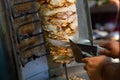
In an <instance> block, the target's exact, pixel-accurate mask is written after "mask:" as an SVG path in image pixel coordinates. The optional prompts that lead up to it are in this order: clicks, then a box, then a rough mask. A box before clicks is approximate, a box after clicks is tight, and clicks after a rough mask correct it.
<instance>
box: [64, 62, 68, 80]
mask: <svg viewBox="0 0 120 80" xmlns="http://www.w3.org/2000/svg"><path fill="white" fill-rule="evenodd" d="M63 67H64V69H65V75H66V80H69V78H68V71H67V66H66V63H63Z"/></svg>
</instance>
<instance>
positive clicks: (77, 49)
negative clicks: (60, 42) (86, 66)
mask: <svg viewBox="0 0 120 80" xmlns="http://www.w3.org/2000/svg"><path fill="white" fill-rule="evenodd" d="M69 41H70V46H71V49H72V51H73V56H74V57H75V61H76V62H78V63H80V62H81V59H83V58H85V57H91V56H95V53H97V47H95V46H89V45H84V44H83V45H82V44H76V43H74V42H73V41H72V40H69ZM81 48H82V49H83V50H84V51H86V52H87V53H88V54H84V53H83V50H82V49H81ZM92 49H93V50H92ZM91 51H92V52H91ZM93 52H94V54H93Z"/></svg>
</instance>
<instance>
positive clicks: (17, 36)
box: [4, 0, 93, 80]
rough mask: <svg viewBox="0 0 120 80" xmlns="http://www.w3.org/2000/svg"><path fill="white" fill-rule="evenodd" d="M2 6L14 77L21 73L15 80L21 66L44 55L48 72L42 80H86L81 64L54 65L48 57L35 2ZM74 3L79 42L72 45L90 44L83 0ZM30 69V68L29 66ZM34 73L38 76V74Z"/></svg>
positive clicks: (9, 1)
mask: <svg viewBox="0 0 120 80" xmlns="http://www.w3.org/2000/svg"><path fill="white" fill-rule="evenodd" d="M4 3H5V7H6V9H5V10H6V14H7V21H8V23H9V26H8V29H9V32H10V33H9V34H10V38H11V39H12V43H13V47H14V53H13V55H14V58H15V60H16V64H17V66H18V67H17V68H18V74H22V75H19V77H20V78H19V79H21V77H23V74H24V72H22V70H23V69H21V66H22V68H25V67H26V65H27V64H29V63H30V62H32V61H35V60H36V59H38V58H41V57H42V56H45V57H47V62H48V73H49V75H48V78H46V80H69V79H70V78H71V80H72V78H74V79H76V78H81V77H82V76H84V78H86V80H88V77H87V74H86V73H85V71H84V70H83V64H79V63H76V62H75V61H74V60H73V61H72V62H70V63H69V64H66V63H62V64H61V63H56V62H54V61H53V59H52V58H51V55H49V50H48V49H47V47H46V40H45V36H44V34H43V28H42V26H41V20H42V19H41V17H40V15H39V14H40V13H39V10H40V7H39V1H36V0H4ZM76 3H77V4H76V8H77V16H78V26H79V28H78V30H79V40H78V41H77V42H76V43H78V44H79V43H81V44H88V45H93V43H92V30H91V23H90V16H89V9H88V5H87V0H77V2H76ZM33 63H34V62H33ZM38 63H39V62H38ZM30 66H32V63H31V64H30ZM43 72H44V71H43ZM82 73H83V75H82ZM38 74H42V72H40V73H38ZM36 75H37V74H36ZM32 76H33V75H32ZM32 76H30V77H32ZM23 79H25V78H23ZM27 80H29V78H27ZM30 80H31V79H30ZM40 80H41V79H40Z"/></svg>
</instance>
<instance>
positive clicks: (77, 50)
mask: <svg viewBox="0 0 120 80" xmlns="http://www.w3.org/2000/svg"><path fill="white" fill-rule="evenodd" d="M69 41H70V46H71V49H72V51H73V56H74V57H75V61H76V62H78V63H80V62H81V59H82V58H83V53H82V51H81V49H80V47H79V46H77V45H76V44H75V43H74V42H73V41H72V40H69Z"/></svg>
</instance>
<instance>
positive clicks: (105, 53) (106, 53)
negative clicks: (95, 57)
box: [98, 50, 110, 56]
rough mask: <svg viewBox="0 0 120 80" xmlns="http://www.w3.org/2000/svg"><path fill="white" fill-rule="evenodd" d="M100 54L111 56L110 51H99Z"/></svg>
mask: <svg viewBox="0 0 120 80" xmlns="http://www.w3.org/2000/svg"><path fill="white" fill-rule="evenodd" d="M98 54H100V55H107V56H109V55H110V51H109V50H100V51H98Z"/></svg>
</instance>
